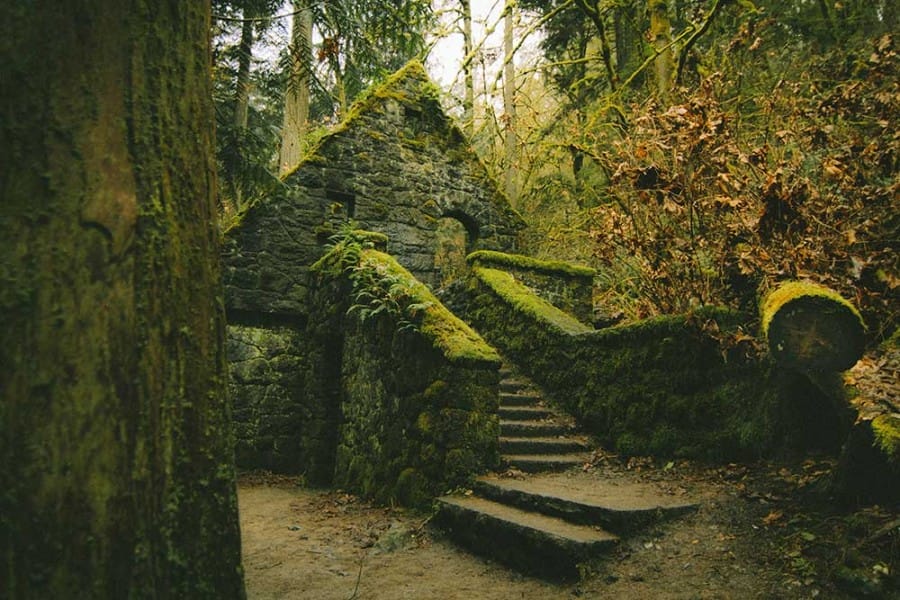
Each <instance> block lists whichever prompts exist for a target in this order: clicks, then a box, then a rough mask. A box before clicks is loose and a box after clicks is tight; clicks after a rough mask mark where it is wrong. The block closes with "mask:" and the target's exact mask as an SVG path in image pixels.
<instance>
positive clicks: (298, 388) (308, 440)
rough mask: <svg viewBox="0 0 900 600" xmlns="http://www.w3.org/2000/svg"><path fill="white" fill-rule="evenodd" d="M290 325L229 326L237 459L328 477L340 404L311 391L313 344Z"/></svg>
mask: <svg viewBox="0 0 900 600" xmlns="http://www.w3.org/2000/svg"><path fill="white" fill-rule="evenodd" d="M308 340H309V336H308V335H307V332H306V331H298V330H297V329H296V328H294V327H290V326H271V325H270V326H266V327H254V326H247V325H229V326H228V360H229V362H230V364H231V378H230V381H229V387H230V392H231V395H232V396H233V397H236V398H241V402H240V403H239V405H238V406H236V407H235V411H234V422H235V437H236V440H237V445H236V454H237V464H238V467H239V468H242V469H269V470H273V471H276V472H281V473H300V474H303V475H305V476H306V477H307V478H308V479H309V481H311V482H314V483H324V482H328V481H330V480H331V474H332V471H333V468H334V444H335V432H336V429H337V424H338V418H339V417H338V412H339V411H338V406H337V401H336V399H335V398H334V397H332V398H327V397H326V396H325V395H324V394H321V393H319V394H310V393H308V392H309V391H310V388H311V387H312V386H313V385H314V384H313V381H312V379H313V377H314V373H313V369H312V364H311V358H313V357H315V356H316V352H315V348H312V347H310V344H309V343H308Z"/></svg>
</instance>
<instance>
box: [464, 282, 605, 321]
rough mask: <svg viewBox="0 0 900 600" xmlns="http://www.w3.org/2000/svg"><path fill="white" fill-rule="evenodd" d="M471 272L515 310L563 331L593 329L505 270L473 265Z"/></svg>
mask: <svg viewBox="0 0 900 600" xmlns="http://www.w3.org/2000/svg"><path fill="white" fill-rule="evenodd" d="M472 273H473V275H475V277H477V278H478V279H479V280H480V281H482V282H483V283H484V284H486V285H487V286H488V287H489V288H491V289H492V290H493V291H494V293H496V294H497V295H498V296H500V298H502V299H503V300H504V301H505V302H507V303H509V304H510V305H511V306H513V308H515V309H516V310H519V311H522V312H523V313H526V314H528V315H531V316H532V317H534V318H536V319H539V320H541V321H543V322H546V323H547V324H548V325H551V326H553V327H556V328H557V329H559V330H561V331H563V332H565V333H569V334H585V333H591V332H593V331H594V330H593V329H591V328H590V327H588V326H587V325H585V324H584V323H582V322H581V321H579V320H578V319H576V318H575V317H573V316H571V315H570V314H568V313H566V312H564V311H562V310H560V309H559V308H557V307H555V306H553V305H552V304H550V303H549V302H547V301H546V300H544V299H543V298H541V297H540V296H538V295H537V294H535V293H534V292H533V291H532V290H530V289H529V288H528V287H526V286H525V285H523V284H521V283H519V282H518V281H516V279H515V277H513V276H512V275H510V274H509V273H507V272H506V271H500V270H498V269H489V268H487V267H473V269H472Z"/></svg>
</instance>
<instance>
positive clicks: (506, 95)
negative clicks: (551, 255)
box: [503, 4, 519, 203]
mask: <svg viewBox="0 0 900 600" xmlns="http://www.w3.org/2000/svg"><path fill="white" fill-rule="evenodd" d="M513 6H514V5H513V4H507V6H506V14H505V16H504V19H503V51H504V56H505V64H504V68H503V110H504V121H505V123H504V126H505V129H506V139H505V154H506V173H505V187H506V195H507V197H508V198H509V200H510V202H513V203H515V201H516V198H517V197H518V195H519V190H518V187H519V174H518V169H517V168H516V163H517V161H518V156H517V152H516V126H517V123H516V121H517V119H516V65H515V62H514V60H513V59H514V58H515V57H514V56H513V52H514V51H513V33H514V32H513V28H514V27H513V26H514V19H513Z"/></svg>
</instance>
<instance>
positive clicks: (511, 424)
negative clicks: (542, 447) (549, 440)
mask: <svg viewBox="0 0 900 600" xmlns="http://www.w3.org/2000/svg"><path fill="white" fill-rule="evenodd" d="M572 430H573V428H572V426H571V425H567V424H565V423H561V422H558V421H554V420H549V421H548V420H543V421H518V420H516V421H504V420H501V421H500V435H503V436H508V437H514V436H515V437H546V436H553V435H562V434H565V433H569V432H571V431H572Z"/></svg>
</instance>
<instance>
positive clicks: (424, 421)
mask: <svg viewBox="0 0 900 600" xmlns="http://www.w3.org/2000/svg"><path fill="white" fill-rule="evenodd" d="M416 429H418V430H419V431H420V432H422V433H431V429H432V423H431V415H430V414H428V413H427V412H423V413H419V417H418V418H417V419H416Z"/></svg>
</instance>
